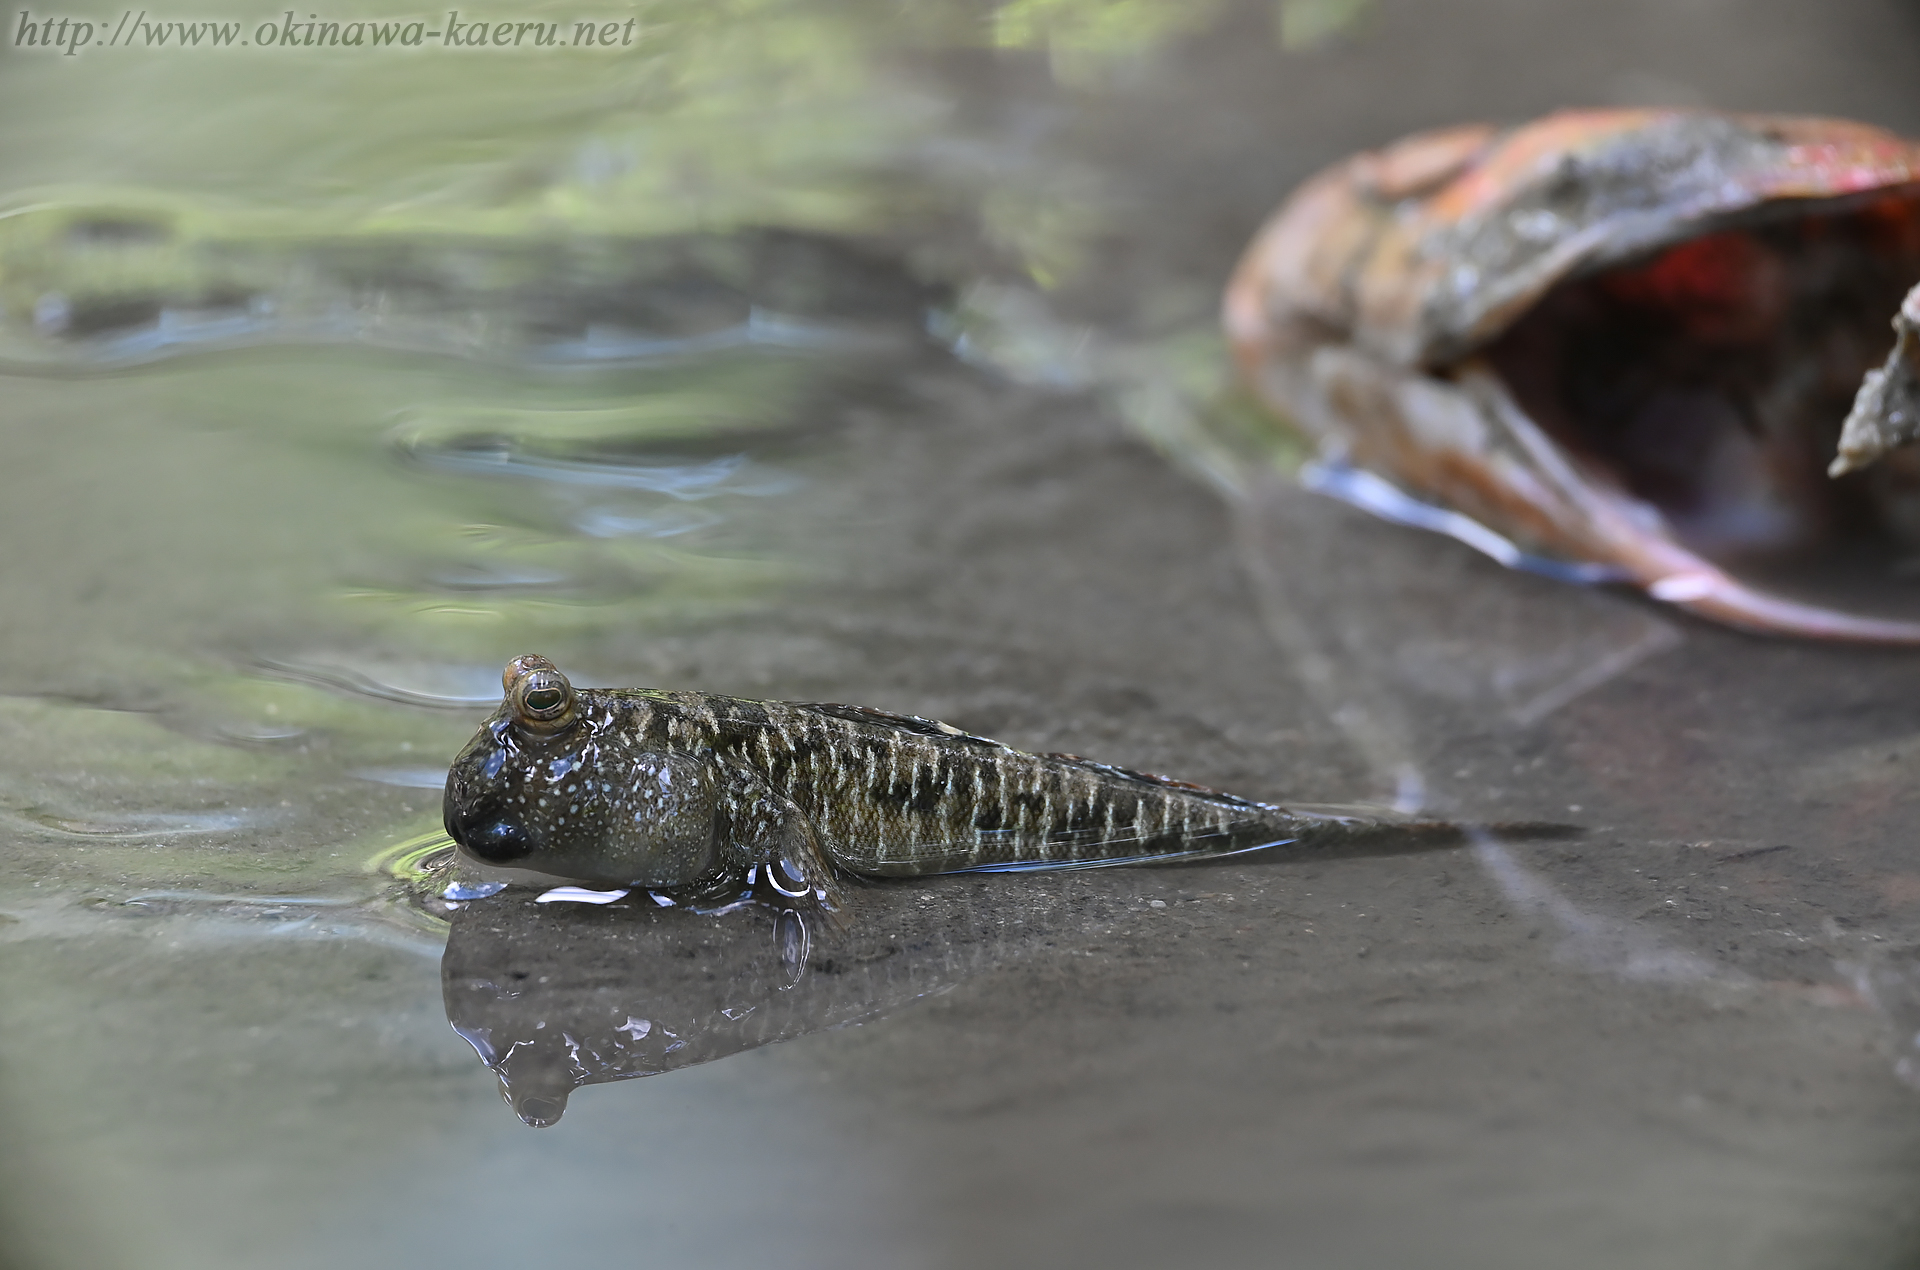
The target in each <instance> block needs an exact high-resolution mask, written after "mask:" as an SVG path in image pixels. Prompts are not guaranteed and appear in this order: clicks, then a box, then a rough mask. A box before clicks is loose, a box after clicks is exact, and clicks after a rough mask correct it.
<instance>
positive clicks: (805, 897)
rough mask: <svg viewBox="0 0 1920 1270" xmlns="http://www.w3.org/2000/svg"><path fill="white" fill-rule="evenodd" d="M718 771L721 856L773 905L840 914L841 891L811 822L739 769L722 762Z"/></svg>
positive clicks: (755, 775) (754, 774)
mask: <svg viewBox="0 0 1920 1270" xmlns="http://www.w3.org/2000/svg"><path fill="white" fill-rule="evenodd" d="M720 771H721V774H722V779H723V781H724V782H725V793H724V794H723V796H722V805H723V806H724V807H725V809H726V814H727V822H728V835H729V841H728V842H727V844H726V850H727V852H728V854H729V855H730V856H731V857H732V858H733V859H734V860H735V861H736V862H737V863H739V864H740V865H741V866H742V867H744V868H745V869H747V870H748V871H749V872H750V873H751V874H752V876H753V880H754V884H755V886H756V887H764V888H765V889H766V890H768V891H769V892H771V895H770V896H769V898H774V897H777V898H778V901H779V902H783V903H790V904H793V905H808V906H812V907H816V908H820V909H823V910H825V911H827V912H840V911H843V910H844V909H845V908H846V904H845V891H844V885H843V883H842V882H841V879H840V876H839V874H838V872H837V871H836V870H835V869H834V867H833V861H832V859H831V858H830V857H829V856H828V854H827V851H826V848H825V847H824V846H823V845H822V844H821V842H820V834H819V831H818V830H817V829H815V827H814V824H813V818H812V817H810V816H808V815H807V813H806V812H805V811H803V810H801V808H800V806H799V805H798V804H797V803H795V802H794V801H793V800H792V799H791V798H788V797H787V796H786V795H785V794H783V793H781V792H780V791H779V790H777V789H775V788H774V787H773V786H772V785H770V784H768V783H767V780H766V778H765V777H763V776H761V775H760V773H758V772H756V771H754V770H753V769H752V768H750V767H748V766H746V765H745V764H742V763H732V762H726V761H722V762H721V763H720Z"/></svg>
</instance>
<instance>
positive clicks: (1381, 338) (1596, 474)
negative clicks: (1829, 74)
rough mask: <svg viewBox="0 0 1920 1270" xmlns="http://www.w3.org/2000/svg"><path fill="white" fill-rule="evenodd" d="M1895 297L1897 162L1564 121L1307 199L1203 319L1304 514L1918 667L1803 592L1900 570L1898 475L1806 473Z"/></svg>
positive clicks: (1903, 228)
mask: <svg viewBox="0 0 1920 1270" xmlns="http://www.w3.org/2000/svg"><path fill="white" fill-rule="evenodd" d="M1916 280H1920V144H1917V143H1914V142H1908V141H1905V140H1902V139H1901V138H1899V137H1896V136H1893V135H1892V134H1890V133H1887V132H1884V131H1882V130H1880V129H1877V128H1872V127H1869V126H1866V125H1863V124H1856V123H1847V122H1843V121H1837V120H1825V119H1794V118H1779V117H1771V116H1758V115H1730V114H1716V113H1710V112H1702V111H1674V110H1630V111H1629V110H1623V111H1596V112H1570V113H1564V114H1558V115H1553V116H1550V117H1548V118H1545V119H1542V120H1539V121H1536V122H1534V123H1531V124H1527V125H1525V126H1522V127H1519V128H1515V129H1512V130H1508V131H1501V130H1499V129H1495V128H1491V127H1487V126H1480V125H1475V126H1468V127H1460V128H1453V129H1448V130H1445V131H1441V132H1433V133H1426V134H1422V135H1419V136H1415V137H1411V138H1408V139H1406V140H1403V141H1400V142H1398V143H1396V144H1394V145H1392V146H1389V147H1387V148H1386V149H1384V150H1381V151H1378V152H1375V153H1370V154H1363V155H1359V156H1357V157H1355V158H1352V159H1349V160H1347V161H1346V162H1344V163H1342V164H1339V165H1337V166H1335V167H1333V168H1331V169H1329V170H1327V171H1325V172H1323V173H1321V174H1320V175H1318V176H1316V177H1314V178H1312V179H1311V180H1309V181H1308V182H1307V183H1306V184H1305V185H1304V186H1302V187H1301V188H1300V189H1299V190H1298V191H1297V192H1296V193H1295V194H1294V195H1293V197H1292V198H1291V199H1290V200H1289V201H1288V202H1287V204H1286V205H1285V206H1283V207H1282V208H1281V209H1280V211H1279V212H1278V213H1277V214H1276V215H1275V216H1274V218H1273V219H1272V220H1271V221H1270V222H1269V223H1268V224H1267V226H1266V227H1265V228H1264V229H1263V230H1262V231H1261V232H1260V234H1259V235H1258V236H1257V237H1256V238H1255V239H1254V241H1253V243H1252V245H1251V246H1250V247H1249V248H1248V249H1247V252H1246V254H1245V256H1244V257H1243V259H1242V260H1241V262H1240V265H1239V268H1238V269H1237V270H1236V272H1235V274H1234V277H1233V280H1232V282H1231V283H1230V285H1229V286H1228V289H1227V294H1226V300H1225V315H1224V317H1225V323H1226V329H1227V334H1228V337H1229V339H1230V340H1231V342H1232V344H1233V347H1234V351H1235V356H1236V358H1237V360H1238V362H1239V365H1240V367H1241V370H1242V372H1243V373H1244V375H1245V377H1246V380H1247V382H1248V383H1249V384H1250V385H1251V386H1252V388H1253V390H1254V391H1255V392H1256V393H1257V394H1258V395H1259V396H1260V397H1261V398H1262V400H1264V401H1265V402H1266V403H1267V404H1268V405H1269V406H1270V407H1272V408H1273V409H1274V410H1275V411H1276V412H1277V413H1279V414H1280V415H1281V416H1282V417H1283V418H1285V419H1286V420H1288V421H1289V422H1291V423H1292V424H1293V425H1294V426H1296V427H1298V428H1299V429H1300V430H1301V431H1303V432H1304V433H1306V434H1307V436H1308V437H1309V438H1310V439H1312V440H1314V441H1315V442H1317V443H1318V445H1319V447H1320V453H1321V458H1320V460H1319V461H1318V462H1316V463H1315V464H1311V465H1309V468H1308V471H1307V474H1306V475H1307V479H1308V481H1309V483H1310V484H1315V485H1317V486H1318V487H1320V488H1322V489H1325V490H1327V491H1328V492H1330V493H1334V494H1337V495H1340V496H1342V497H1345V498H1347V499H1349V500H1350V501H1353V502H1356V503H1359V504H1361V505H1362V506H1366V507H1368V508H1369V509H1371V510H1374V511H1376V512H1379V513H1381V514H1383V515H1387V516H1388V517H1390V518H1393V519H1398V520H1402V521H1406V522H1408V523H1413V524H1418V525H1421V526H1423V527H1426V528H1433V529H1439V530H1442V531H1444V532H1448V533H1451V534H1453V535H1454V536H1456V537H1459V538H1461V539H1463V540H1464V541H1467V542H1469V543H1471V544H1472V545H1474V546H1477V547H1479V548H1481V549H1482V550H1485V551H1487V552H1488V553H1489V554H1492V555H1494V556H1496V557H1497V558H1500V559H1501V560H1503V561H1504V562H1505V563H1508V564H1512V565H1516V566H1520V567H1525V568H1532V569H1535V570H1538V571H1541V572H1545V573H1549V574H1552V575H1555V576H1561V577H1565V578H1568V579H1571V580H1578V581H1599V580H1614V581H1623V582H1628V583H1631V584H1633V585H1636V586H1639V587H1641V588H1643V589H1644V590H1645V591H1646V592H1647V593H1648V594H1650V595H1652V596H1653V597H1655V598H1656V599H1659V600H1663V601H1666V602H1669V603H1673V604H1677V605H1679V606H1681V607H1683V608H1685V609H1688V610H1690V611H1692V612H1694V613H1697V614H1699V615H1701V616H1703V617H1708V618H1712V619H1715V620H1718V621H1722V622H1727V623H1731V624H1733V625H1736V626H1741V627H1746V628H1748V629H1752V630H1758V631H1766V632H1773V633H1780V634H1792V635H1804V636H1815V637H1822V638H1831V639H1849V640H1860V641H1869V642H1881V643H1920V620H1914V619H1910V618H1905V617H1898V616H1889V615H1873V614H1870V613H1865V612H1860V611H1856V610H1857V609H1858V608H1860V607H1862V606H1860V605H1857V604H1855V603H1853V602H1852V600H1851V597H1849V599H1848V600H1847V601H1845V602H1835V601H1834V600H1832V599H1831V598H1830V596H1828V595H1825V594H1823V591H1831V590H1832V589H1833V588H1834V586H1835V585H1837V582H1836V580H1837V579H1839V578H1841V577H1842V576H1843V575H1844V576H1846V577H1851V578H1856V579H1857V578H1858V577H1859V576H1861V575H1862V570H1863V569H1864V568H1865V567H1866V565H1864V564H1863V562H1865V561H1871V562H1873V564H1872V567H1873V568H1877V569H1882V570H1884V569H1885V568H1886V567H1887V566H1889V565H1891V564H1893V563H1894V562H1895V561H1896V560H1897V559H1900V558H1903V557H1904V558H1909V559H1910V558H1912V557H1915V556H1916V555H1920V457H1916V452H1915V451H1912V450H1906V451H1895V452H1894V453H1892V454H1891V455H1889V456H1887V457H1886V458H1885V459H1884V460H1883V461H1882V462H1880V463H1879V464H1878V465H1876V466H1875V467H1874V468H1873V469H1872V470H1870V471H1865V472H1859V473H1853V474H1850V475H1846V476H1843V477H1841V478H1840V479H1837V480H1833V479H1829V478H1828V477H1827V475H1826V470H1827V467H1828V464H1829V460H1831V459H1832V457H1833V454H1834V451H1835V447H1836V445H1837V444H1838V442H1839V438H1840V433H1841V424H1842V421H1843V420H1844V419H1846V418H1847V415H1848V410H1849V406H1850V404H1852V402H1853V400H1854V396H1855V390H1856V387H1857V386H1858V385H1859V384H1860V383H1861V380H1862V376H1863V375H1865V374H1866V373H1867V372H1868V371H1869V370H1871V369H1872V368H1873V367H1874V366H1876V365H1877V364H1878V363H1879V362H1880V361H1881V359H1882V358H1883V357H1885V356H1886V354H1887V350H1888V348H1889V347H1890V346H1891V345H1892V343H1893V338H1892V334H1891V332H1890V331H1889V329H1888V319H1889V317H1890V316H1891V315H1893V314H1894V313H1895V311H1896V310H1897V309H1898V308H1899V306H1900V302H1901V297H1902V296H1903V294H1905V293H1906V292H1907V290H1908V288H1909V287H1911V286H1913V284H1914V283H1915V282H1916ZM1915 303H1916V306H1920V300H1916V302H1915ZM1916 314H1920V307H1916ZM1915 343H1916V345H1920V340H1916V341H1915ZM1904 347H1906V342H1905V341H1903V348H1904ZM1914 357H1915V358H1916V359H1920V352H1916V353H1915V354H1914ZM1916 365H1917V366H1920V361H1916ZM1889 373H1891V371H1889ZM1869 382H1870V383H1872V382H1874V381H1873V380H1871V379H1870V380H1869ZM1916 382H1920V381H1916ZM1867 396H1868V394H1867V393H1866V392H1865V391H1864V390H1863V391H1862V392H1861V394H1860V399H1861V401H1862V402H1863V403H1865V402H1866V401H1867ZM1863 409H1864V406H1863ZM1848 435H1849V438H1852V437H1853V435H1854V433H1853V432H1852V431H1851V430H1850V431H1849V434H1848ZM1859 453H1862V454H1865V453H1867V451H1866V450H1861V451H1859ZM1878 453H1879V451H1878V450H1874V451H1873V454H1874V455H1876V456H1877V455H1878ZM1846 466H1847V464H1845V463H1842V464H1839V465H1837V467H1838V468H1839V469H1844V468H1845V467H1846ZM1874 576H1878V577H1887V576H1888V575H1887V574H1886V573H1884V572H1882V573H1880V574H1878V575H1874ZM1909 607H1911V606H1909Z"/></svg>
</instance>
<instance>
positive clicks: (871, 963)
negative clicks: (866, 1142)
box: [436, 879, 1049, 1126]
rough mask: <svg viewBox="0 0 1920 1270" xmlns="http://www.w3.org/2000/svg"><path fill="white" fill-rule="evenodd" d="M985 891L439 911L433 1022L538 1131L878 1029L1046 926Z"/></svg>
mask: <svg viewBox="0 0 1920 1270" xmlns="http://www.w3.org/2000/svg"><path fill="white" fill-rule="evenodd" d="M985 885H986V884H983V883H978V882H971V881H962V880H959V879H952V880H948V881H946V882H944V883H943V882H938V881H936V882H930V883H920V884H905V885H891V886H886V887H871V888H862V889H861V890H860V891H859V892H858V893H857V894H854V895H853V896H851V897H850V898H849V900H848V901H847V910H846V911H844V912H842V913H840V914H837V915H835V918H834V920H828V919H827V917H826V915H824V914H822V913H821V912H819V911H818V910H805V909H797V908H791V907H786V906H781V905H775V904H770V903H764V902H760V901H756V900H741V901H738V902H735V903H733V904H728V905H723V906H721V907H720V908H718V909H713V908H698V907H689V906H686V905H682V904H678V903H672V904H664V905H663V904H662V903H661V900H663V899H665V898H666V897H663V896H662V897H656V896H653V895H650V894H649V893H647V892H644V891H635V892H632V893H631V894H628V895H626V896H624V897H622V898H620V899H618V900H615V901H613V902H611V903H606V904H592V903H541V902H540V895H539V894H538V893H536V892H533V891H530V890H526V889H524V888H517V887H516V888H514V889H512V890H509V891H507V892H505V893H503V894H495V895H493V896H491V897H489V898H485V899H481V900H478V901H474V902H468V903H460V902H454V903H452V904H449V905H448V906H447V907H448V908H449V909H450V910H451V911H450V912H449V918H450V920H451V923H452V927H453V929H452V933H451V935H450V937H449V938H448V941H447V949H446V954H445V956H444V958H443V959H442V961H441V981H442V988H443V991H444V992H445V995H446V1006H447V1020H448V1022H450V1023H451V1024H452V1025H453V1027H454V1030H455V1031H457V1032H459V1033H460V1035H461V1036H463V1037H465V1038H466V1039H467V1041H468V1042H469V1043H470V1044H471V1045H472V1046H473V1048H474V1051H475V1052H476V1053H477V1054H479V1056H480V1060H481V1061H482V1062H484V1063H485V1064H486V1065H487V1066H488V1067H490V1068H492V1069H493V1071H494V1072H495V1073H497V1074H498V1075H499V1077H500V1087H501V1092H502V1095H503V1096H504V1097H505V1098H506V1100H507V1101H508V1102H509V1103H511V1104H512V1106H513V1109H514V1111H515V1112H516V1113H517V1114H518V1115H519V1116H520V1118H521V1119H522V1120H524V1121H526V1122H527V1123H528V1124H530V1125H535V1126H546V1125H551V1124H553V1123H554V1122H555V1121H557V1120H559V1119H560V1116H561V1113H562V1112H563V1111H564V1110H565V1109H566V1105H567V1097H568V1095H569V1094H571V1093H572V1092H573V1090H575V1089H577V1088H579V1087H580V1086H582V1085H592V1084H601V1083H604V1082H607V1081H615V1080H625V1079H628V1078H630V1077H635V1076H651V1075H657V1074H660V1073H662V1072H669V1071H674V1070H677V1069H679V1068H682V1067H691V1066H694V1065H695V1064H698V1063H706V1062H711V1061H713V1060H714V1059H717V1058H725V1057H726V1056H728V1055H730V1054H737V1053H740V1052H741V1051H744V1050H749V1049H753V1048H755V1047H757V1046H761V1045H769V1044H772V1043H774V1042H776V1041H784V1040H791V1039H793V1038H794V1037H798V1036H803V1035H805V1034H807V1033H809V1032H816V1031H820V1030H822V1029H825V1028H832V1027H840V1026H844V1025H846V1024H849V1023H856V1022H860V1021H861V1020H865V1019H871V1018H874V1017H877V1016H879V1015H882V1014H885V1013H887V1012H889V1011H891V1010H895V1009H898V1008H899V1007H901V1006H903V1005H905V1004H907V1003H908V1002H911V1001H913V1000H915V999H917V998H919V997H923V996H926V995H928V994H930V993H937V992H941V991H943V990H945V989H947V988H950V987H952V986H953V985H954V984H956V983H958V982H959V981H960V980H961V979H963V978H965V977H967V976H968V975H970V974H973V973H975V972H977V971H978V970H981V969H984V968H985V967H987V966H988V965H991V964H993V963H994V962H996V961H998V960H1002V959H1004V958H1006V957H1008V956H1011V955H1013V954H1014V953H1016V952H1017V951H1018V950H1019V949H1020V948H1022V947H1024V946H1025V945H1026V943H1027V942H1028V941H1030V940H1031V939H1032V938H1034V937H1035V935H1036V934H1037V933H1039V932H1043V931H1044V930H1046V929H1047V928H1048V925H1049V922H1048V920H1047V917H1046V909H1045V908H1044V907H1042V909H1041V911H1040V913H1039V914H1038V915H1037V914H1036V906H1035V905H1034V904H1032V903H1028V904H1026V905H1023V906H1021V907H1020V908H1018V909H1015V908H1013V907H1010V906H1007V905H1005V904H998V905H996V904H995V903H994V902H993V899H992V897H991V896H990V895H983V892H982V890H981V889H979V888H982V887H983V886H985ZM988 889H989V890H990V889H991V888H990V887H989V888H988ZM983 899H984V902H983ZM436 907H437V906H436Z"/></svg>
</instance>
